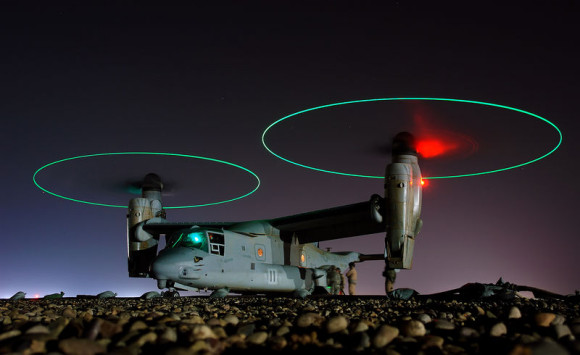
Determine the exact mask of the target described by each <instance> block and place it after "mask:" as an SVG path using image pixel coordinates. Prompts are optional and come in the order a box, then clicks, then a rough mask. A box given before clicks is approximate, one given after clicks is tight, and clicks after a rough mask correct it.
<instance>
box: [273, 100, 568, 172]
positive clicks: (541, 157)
mask: <svg viewBox="0 0 580 355" xmlns="http://www.w3.org/2000/svg"><path fill="white" fill-rule="evenodd" d="M409 100H417V101H448V102H462V103H468V104H476V105H484V106H492V107H497V108H501V109H506V110H511V111H515V112H519V113H523V114H525V115H528V116H531V117H534V118H537V119H539V120H542V121H544V122H545V123H547V124H549V125H550V126H552V127H553V128H554V129H555V130H556V131H557V132H558V135H559V140H558V143H557V144H556V145H555V146H554V147H553V148H552V149H551V150H550V151H548V152H547V153H546V154H544V155H542V156H540V157H536V158H534V159H531V160H529V161H526V162H524V163H521V164H516V165H512V166H508V167H504V168H500V169H495V170H488V171H480V172H476V173H471V174H458V175H448V176H429V177H423V179H426V180H427V179H451V178H459V177H467V176H476V175H485V174H492V173H497V172H500V171H506V170H511V169H516V168H519V167H522V166H524V165H529V164H532V163H535V162H537V161H538V160H541V159H543V158H546V157H547V156H548V155H550V154H552V153H554V152H555V151H556V150H557V149H558V148H559V147H560V145H561V144H562V132H561V131H560V129H559V128H558V127H557V126H556V125H555V124H554V123H552V122H550V121H548V120H547V119H545V118H543V117H540V116H539V115H536V114H534V113H531V112H528V111H524V110H521V109H519V108H515V107H509V106H505V105H498V104H494V103H489V102H482V101H473V100H462V99H449V98H437V97H397V98H379V99H364V100H353V101H344V102H337V103H333V104H328V105H322V106H317V107H312V108H309V109H305V110H302V111H298V112H295V113H293V114H290V115H288V116H285V117H282V118H280V119H279V120H277V121H275V122H274V123H272V124H270V125H269V126H268V127H267V128H266V129H265V130H264V132H263V133H262V144H263V145H264V148H266V150H267V151H268V152H270V153H271V154H272V155H274V156H275V157H277V158H279V159H282V160H284V161H286V162H288V163H291V164H294V165H298V166H301V167H303V168H307V169H312V170H316V171H320V172H323V173H330V174H337V175H345V176H353V177H361V178H370V179H384V176H373V175H360V174H353V173H346V172H340V171H334V170H325V169H320V168H316V167H314V166H310V165H306V164H301V163H298V162H295V161H292V160H290V159H287V158H284V157H282V156H281V155H279V154H276V153H274V151H273V150H272V149H270V148H269V147H268V145H267V144H266V134H267V133H268V131H270V129H271V128H272V127H274V126H275V125H277V124H278V123H280V122H282V121H284V120H287V119H289V118H292V117H296V116H299V115H301V114H303V113H306V112H310V111H314V110H320V109H324V108H329V107H334V106H340V105H349V104H356V103H364V102H376V101H409Z"/></svg>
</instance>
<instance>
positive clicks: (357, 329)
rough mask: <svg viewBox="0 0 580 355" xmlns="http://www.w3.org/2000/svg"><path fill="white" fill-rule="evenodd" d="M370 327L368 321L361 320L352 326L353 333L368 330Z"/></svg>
mask: <svg viewBox="0 0 580 355" xmlns="http://www.w3.org/2000/svg"><path fill="white" fill-rule="evenodd" d="M368 329H369V326H368V324H367V323H366V322H364V321H359V322H356V323H355V324H354V326H353V327H352V333H360V332H366V331H367V330H368Z"/></svg>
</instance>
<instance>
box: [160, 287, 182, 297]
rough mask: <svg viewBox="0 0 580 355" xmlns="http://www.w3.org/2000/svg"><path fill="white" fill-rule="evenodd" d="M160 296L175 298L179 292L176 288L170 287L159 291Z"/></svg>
mask: <svg viewBox="0 0 580 355" xmlns="http://www.w3.org/2000/svg"><path fill="white" fill-rule="evenodd" d="M161 296H163V297H166V298H177V297H180V295H179V292H177V290H176V289H174V288H170V289H169V290H167V291H163V292H161Z"/></svg>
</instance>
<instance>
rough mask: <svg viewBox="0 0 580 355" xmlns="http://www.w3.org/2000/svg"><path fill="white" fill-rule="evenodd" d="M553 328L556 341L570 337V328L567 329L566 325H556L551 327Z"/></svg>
mask: <svg viewBox="0 0 580 355" xmlns="http://www.w3.org/2000/svg"><path fill="white" fill-rule="evenodd" d="M553 327H554V331H555V332H556V337H557V338H558V339H560V338H563V337H566V336H570V337H571V336H572V331H571V330H570V327H568V326H567V325H566V324H556V325H553Z"/></svg>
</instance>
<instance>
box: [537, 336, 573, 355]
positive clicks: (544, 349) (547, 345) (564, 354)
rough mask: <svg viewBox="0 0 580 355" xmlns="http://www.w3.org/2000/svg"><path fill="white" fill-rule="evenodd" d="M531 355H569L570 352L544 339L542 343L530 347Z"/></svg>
mask: <svg viewBox="0 0 580 355" xmlns="http://www.w3.org/2000/svg"><path fill="white" fill-rule="evenodd" d="M531 350H532V354H550V355H569V354H570V352H568V350H566V348H565V347H563V346H562V345H560V344H558V343H556V342H555V341H553V340H551V339H550V338H544V339H542V341H540V342H538V343H535V344H533V345H531Z"/></svg>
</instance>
